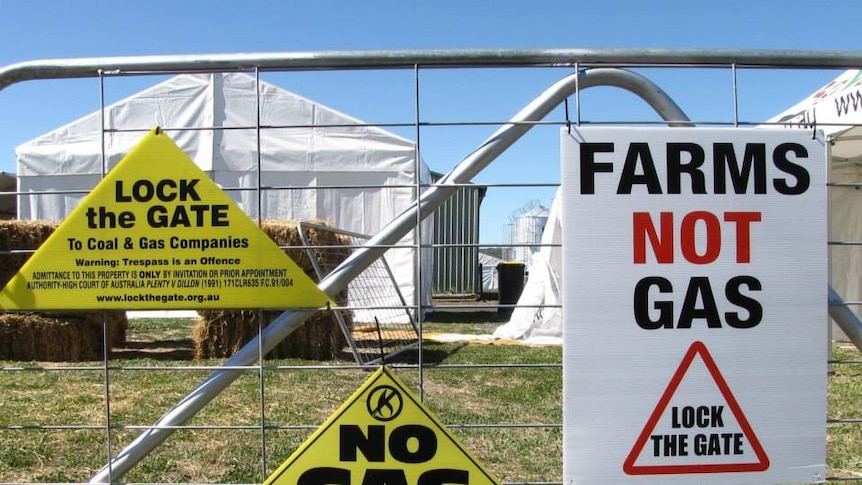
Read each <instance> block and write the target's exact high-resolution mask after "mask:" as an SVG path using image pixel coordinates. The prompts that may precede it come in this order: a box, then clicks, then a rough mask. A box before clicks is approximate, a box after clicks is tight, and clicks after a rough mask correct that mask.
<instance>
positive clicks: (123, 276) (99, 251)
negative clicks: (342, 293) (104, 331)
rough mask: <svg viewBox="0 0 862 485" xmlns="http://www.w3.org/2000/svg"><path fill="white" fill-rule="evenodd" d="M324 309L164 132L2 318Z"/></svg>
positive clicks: (27, 275) (89, 208)
mask: <svg viewBox="0 0 862 485" xmlns="http://www.w3.org/2000/svg"><path fill="white" fill-rule="evenodd" d="M327 305H333V302H332V301H331V300H330V298H329V297H328V296H327V295H326V293H324V292H323V291H321V290H320V289H319V288H318V287H317V285H316V284H315V283H314V282H313V281H311V279H309V278H308V276H307V275H306V274H305V272H304V271H302V269H300V268H299V266H297V264H296V263H295V262H293V260H291V259H290V258H289V257H288V256H287V255H286V254H284V252H282V250H281V249H280V248H279V247H278V246H277V245H276V244H275V243H274V242H273V241H272V240H271V239H270V238H269V236H267V235H266V234H265V233H264V232H263V231H262V230H261V229H260V227H258V225H257V224H256V223H255V222H254V221H253V220H251V218H249V217H248V215H247V214H245V213H244V212H243V211H242V209H240V207H239V206H238V205H237V204H236V203H235V202H234V201H233V200H232V199H231V198H230V197H228V196H227V194H225V193H224V192H223V191H222V190H221V189H220V188H219V187H218V186H217V185H216V184H215V183H214V182H213V181H212V180H210V178H209V177H207V175H206V174H205V173H204V172H203V171H202V170H201V169H200V168H198V166H197V165H195V163H194V162H193V161H192V160H191V159H190V158H189V157H188V156H187V155H186V154H185V153H183V151H182V150H181V149H180V148H179V147H178V146H177V145H176V144H175V143H174V142H173V141H172V140H171V139H170V138H168V136H167V135H165V134H164V133H159V131H158V129H155V130H153V131H151V132H150V133H149V134H147V135H146V136H145V137H144V138H143V139H142V140H141V141H140V143H138V144H137V145H136V146H135V147H134V148H133V149H132V150H131V151H130V152H129V153H128V155H126V156H125V157H124V158H123V159H122V160H120V162H119V163H118V164H117V166H116V167H115V168H114V169H113V170H111V171H110V172H109V173H108V174H107V175H106V176H105V178H104V179H103V180H102V181H101V182H100V183H99V184H98V185H97V186H96V187H95V188H94V189H93V191H92V192H91V193H90V194H89V195H88V196H87V197H86V198H84V200H82V201H81V203H80V205H78V207H76V208H75V209H74V210H73V211H72V213H71V214H69V216H68V217H67V218H66V219H65V220H64V221H63V223H62V224H60V226H59V227H58V228H57V230H56V231H54V233H53V234H51V236H50V237H49V238H48V239H47V240H46V241H45V242H44V243H43V244H42V245H41V246H40V247H39V249H38V250H37V251H36V253H35V254H33V256H32V257H31V258H30V259H29V260H28V261H27V263H25V264H24V266H23V267H22V268H21V270H20V271H19V272H18V273H17V274H16V275H15V276H14V277H13V278H12V279H11V280H9V283H7V285H6V286H5V287H4V288H3V290H2V291H0V309H3V310H109V309H116V310H130V309H142V310H147V309H159V310H180V309H191V310H197V309H219V308H221V309H227V308H233V309H239V308H321V307H325V306H327Z"/></svg>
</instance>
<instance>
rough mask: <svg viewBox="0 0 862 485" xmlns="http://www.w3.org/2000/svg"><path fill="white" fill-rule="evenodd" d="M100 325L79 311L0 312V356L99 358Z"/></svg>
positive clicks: (68, 359) (58, 359) (53, 359)
mask: <svg viewBox="0 0 862 485" xmlns="http://www.w3.org/2000/svg"><path fill="white" fill-rule="evenodd" d="M103 328H104V327H103V322H102V321H101V320H99V321H98V322H96V321H95V320H94V319H93V318H91V317H90V316H89V315H88V314H85V313H82V312H76V313H75V314H61V313H57V314H50V313H38V314H37V313H4V314H0V359H5V360H19V361H51V362H80V361H92V360H101V359H102V358H104V355H103V352H102V349H103V348H104V347H103V338H102V329H103ZM109 328H111V327H110V326H109ZM110 338H116V337H110Z"/></svg>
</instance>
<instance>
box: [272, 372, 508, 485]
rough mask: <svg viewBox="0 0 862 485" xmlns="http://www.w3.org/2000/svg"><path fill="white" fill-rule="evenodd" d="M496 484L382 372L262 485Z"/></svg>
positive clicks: (389, 374)
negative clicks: (360, 484)
mask: <svg viewBox="0 0 862 485" xmlns="http://www.w3.org/2000/svg"><path fill="white" fill-rule="evenodd" d="M358 483H366V484H368V483H373V484H405V485H407V484H410V485H416V484H420V485H422V484H424V485H443V484H465V485H466V484H469V485H484V484H497V485H499V483H500V482H499V480H498V479H497V478H496V477H495V476H493V475H492V474H491V473H490V472H489V471H488V470H487V469H485V467H484V465H482V464H481V463H480V462H479V461H478V460H477V459H476V458H475V457H473V455H471V454H470V452H469V451H467V449H466V448H465V447H464V445H463V444H461V442H460V441H458V439H457V438H455V436H454V435H452V433H451V432H450V431H449V430H448V429H446V427H445V426H443V424H441V423H440V420H438V419H437V417H436V416H434V414H433V413H431V411H429V410H428V409H426V408H425V406H424V405H423V404H422V403H421V402H420V401H419V400H418V399H417V398H416V396H415V395H414V394H413V393H412V392H410V390H409V389H408V388H407V386H405V385H404V383H402V382H401V380H400V379H398V378H397V377H396V376H395V374H393V373H392V372H391V371H390V370H388V369H387V368H385V367H380V368H379V369H378V370H377V371H376V372H375V373H374V374H373V375H372V376H371V377H369V378H368V380H367V381H365V383H364V384H363V385H362V386H361V387H360V388H359V389H358V390H357V391H356V392H355V393H353V395H352V396H350V398H349V399H348V400H347V402H345V403H344V404H342V405H341V407H340V408H339V409H338V410H337V411H336V412H335V413H334V414H333V415H332V416H330V417H329V419H327V420H326V422H325V423H323V425H322V426H321V427H320V428H318V429H317V430H316V431H315V432H314V434H312V435H311V436H310V437H309V438H308V440H307V441H306V442H305V443H303V444H302V446H300V447H299V448H298V449H297V450H296V451H295V452H294V453H293V454H292V455H291V456H290V457H289V458H288V459H287V461H285V462H284V463H282V465H281V466H280V467H278V469H277V470H276V471H275V472H273V474H272V475H270V476H269V478H267V479H266V481H265V482H264V485H297V484H303V485H326V484H345V485H349V484H358Z"/></svg>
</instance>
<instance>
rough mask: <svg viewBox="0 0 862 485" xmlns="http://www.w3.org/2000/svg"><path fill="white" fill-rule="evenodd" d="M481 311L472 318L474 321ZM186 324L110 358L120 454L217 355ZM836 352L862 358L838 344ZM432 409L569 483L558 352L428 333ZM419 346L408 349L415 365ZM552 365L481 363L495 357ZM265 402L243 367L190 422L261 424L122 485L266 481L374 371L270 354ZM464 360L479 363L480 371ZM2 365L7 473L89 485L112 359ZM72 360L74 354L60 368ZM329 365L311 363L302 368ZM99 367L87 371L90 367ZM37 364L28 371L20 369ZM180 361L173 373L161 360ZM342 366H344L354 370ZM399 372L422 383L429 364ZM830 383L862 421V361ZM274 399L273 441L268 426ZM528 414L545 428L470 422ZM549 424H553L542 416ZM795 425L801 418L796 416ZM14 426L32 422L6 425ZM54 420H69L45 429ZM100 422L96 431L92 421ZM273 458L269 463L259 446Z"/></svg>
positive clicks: (849, 470)
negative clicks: (205, 353) (206, 352)
mask: <svg viewBox="0 0 862 485" xmlns="http://www.w3.org/2000/svg"><path fill="white" fill-rule="evenodd" d="M486 317H488V315H484V316H483V315H466V316H465V315H462V316H461V319H462V320H463V321H453V317H452V316H451V315H447V316H446V317H441V318H437V319H436V320H435V319H433V318H432V321H429V322H428V323H427V324H426V325H425V326H424V328H425V330H426V331H430V332H452V333H487V332H490V331H491V330H493V328H494V327H496V326H497V325H498V324H499V323H498V322H487V321H485V322H481V321H479V319H481V318H486ZM473 320H475V321H473ZM190 336H191V325H190V323H188V322H187V321H182V320H180V321H174V320H139V321H134V322H133V324H132V327H131V329H130V333H129V341H130V344H129V348H128V349H121V350H120V351H119V352H117V353H116V358H113V359H111V360H110V365H111V366H112V367H134V368H127V369H122V370H120V369H116V370H112V371H111V372H110V373H109V378H110V387H109V389H110V424H111V425H112V426H113V429H112V431H111V442H110V447H111V450H112V452H114V453H116V452H117V451H119V450H120V449H122V448H123V447H124V446H126V445H128V444H129V443H130V442H131V441H132V440H133V439H135V438H136V437H137V436H138V435H139V433H140V430H139V429H132V428H133V427H141V426H147V425H150V424H152V423H153V422H154V421H155V420H156V419H158V418H159V417H160V416H161V415H162V414H163V413H164V412H165V411H167V410H168V409H169V408H170V407H171V406H172V405H174V404H175V403H176V402H177V401H178V400H179V399H180V398H182V397H184V396H185V395H186V394H187V393H188V392H189V391H190V390H192V389H193V388H194V387H195V386H196V385H197V384H198V383H200V382H201V381H202V380H203V379H204V378H205V377H206V376H207V375H209V373H210V371H209V370H199V369H189V367H190V366H208V365H213V366H215V365H218V364H220V363H221V361H220V360H204V361H193V360H191V359H190V358H189V356H190V349H189V347H190V345H191V342H190ZM835 356H836V359H841V360H844V361H846V360H852V359H860V358H862V357H860V354H859V352H857V351H856V350H855V349H853V348H851V347H848V346H847V345H836V347H835ZM423 357H424V362H426V363H427V364H429V367H426V368H424V369H423V370H422V378H423V382H422V387H421V389H422V394H423V396H424V400H425V405H426V406H427V407H428V408H429V409H431V410H432V411H433V412H434V413H435V414H437V415H438V417H439V418H440V419H441V421H442V422H443V423H445V424H447V425H448V426H449V427H450V430H451V431H452V432H453V434H455V435H456V436H457V437H458V438H459V439H460V440H462V441H463V442H464V443H465V444H466V445H467V447H468V448H469V449H470V450H471V451H472V452H473V454H474V455H476V456H477V457H478V458H479V459H480V461H482V462H483V463H484V464H485V465H486V466H487V468H488V469H489V470H491V471H492V472H493V473H494V474H495V475H497V476H498V477H499V478H500V479H501V480H502V481H504V482H560V481H562V430H561V429H560V428H559V427H558V425H559V423H561V422H562V370H561V368H560V366H559V365H558V364H560V363H561V362H562V349H561V348H559V347H525V346H504V345H482V344H464V343H447V344H439V343H433V342H428V343H427V344H426V347H425V348H424V349H423ZM416 358H417V356H416V354H415V353H410V354H404V355H402V356H400V357H399V359H398V360H399V361H400V362H401V363H413V362H416ZM516 363H517V364H550V365H547V366H540V367H530V366H524V367H505V368H501V367H484V365H485V364H516ZM265 364H266V369H265V370H264V372H263V374H264V379H265V393H264V396H263V397H264V400H263V403H261V400H260V397H261V396H260V395H261V392H260V383H259V375H258V372H257V371H256V370H252V371H249V372H246V373H245V374H243V375H242V376H241V377H240V378H239V379H237V381H236V382H234V383H233V384H232V385H231V386H230V387H229V388H228V390H227V391H226V392H224V393H222V395H220V396H218V397H217V398H215V399H214V401H213V402H212V403H211V404H210V405H209V406H207V407H206V408H205V409H204V410H203V411H202V412H201V413H199V414H198V415H197V416H195V417H194V418H193V419H192V420H191V421H190V422H189V423H188V424H189V425H191V426H248V427H252V429H239V430H237V429H231V430H226V429H182V430H178V431H177V432H176V433H174V434H173V435H172V436H171V437H170V438H169V439H168V440H167V441H166V442H165V443H164V444H163V445H162V446H160V447H158V448H157V449H156V451H155V452H153V453H152V454H151V455H150V456H148V457H147V458H146V459H144V460H143V461H142V462H141V463H140V464H139V465H138V466H136V467H135V468H133V469H132V470H131V471H130V472H129V473H128V474H126V475H125V476H124V477H123V478H122V480H123V481H126V482H161V483H164V482H213V483H260V482H262V481H263V480H264V479H265V478H266V476H268V475H269V474H270V473H271V472H272V471H273V470H275V468H276V467H278V466H279V465H280V464H281V463H282V462H283V461H284V460H285V459H286V458H287V457H288V456H289V455H290V454H291V453H292V451H293V450H295V449H296V448H297V447H298V446H299V445H300V444H301V443H302V442H303V441H304V440H305V439H306V438H307V437H308V436H309V435H310V434H311V432H312V431H313V429H314V428H316V427H317V426H319V425H320V424H321V423H322V422H323V421H324V420H325V419H326V418H327V417H328V416H329V415H330V414H332V413H333V412H334V411H335V410H336V409H337V408H338V407H339V406H340V405H341V404H342V403H343V402H344V401H345V400H346V399H347V398H348V397H349V396H350V395H351V394H352V393H353V392H354V391H355V390H356V389H357V388H358V387H359V386H360V385H361V384H362V383H363V382H364V381H365V380H366V379H367V378H368V376H369V373H368V372H367V371H364V370H360V369H356V368H349V367H350V364H352V362H350V361H330V362H312V361H301V360H291V359H279V360H267V361H266V362H265ZM464 364H479V366H477V367H470V366H463V365H464ZM0 365H2V366H3V367H4V368H5V371H3V372H0V390H2V393H3V394H2V399H0V426H5V427H7V428H4V429H0V481H2V482H83V481H87V480H88V479H89V478H90V476H91V475H92V474H93V473H94V472H95V471H96V470H98V469H99V468H100V467H101V466H102V465H104V464H105V461H106V457H107V452H108V445H109V443H108V440H107V434H106V432H105V430H104V429H103V428H99V427H103V426H105V424H106V420H107V417H106V406H105V392H104V384H105V375H104V372H103V370H102V369H101V366H102V365H103V363H102V362H92V363H80V364H75V366H77V367H79V368H78V369H74V370H52V369H56V368H57V364H39V363H21V362H8V361H7V362H2V361H0ZM64 365H66V364H64ZM309 365H313V366H321V368H302V367H295V366H309ZM86 366H91V367H92V368H91V369H87V370H83V369H81V368H82V367H86ZM26 367H30V368H31V369H30V370H11V369H22V368H26ZM162 367H170V369H161V368H162ZM345 367H346V368H345ZM393 367H394V369H395V372H396V374H397V375H398V376H399V377H400V378H401V379H402V380H403V381H404V382H405V383H407V384H408V385H409V386H410V387H411V388H412V389H414V391H415V392H417V393H418V392H419V374H420V372H419V369H418V368H416V367H415V366H414V365H407V366H406V367H404V366H402V367H399V365H398V362H396V363H395V364H393ZM832 369H833V372H832V374H831V376H830V380H829V397H828V398H829V417H830V418H839V417H840V418H862V375H860V374H862V364H854V363H836V364H833V366H832ZM261 407H262V408H263V409H264V412H265V416H266V425H267V426H269V427H270V428H268V429H266V431H265V438H266V439H265V445H264V443H262V439H261V430H260V425H261V424H260V422H259V416H260V410H261ZM511 423H529V424H533V425H536V426H535V427H517V428H513V427H498V426H490V427H474V426H464V425H476V424H491V425H505V424H511ZM543 425H551V426H543ZM789 425H792V424H789ZM9 426H14V427H20V426H24V428H16V429H8V427H9ZM40 426H41V427H44V426H60V427H63V426H66V427H68V428H55V429H39V428H38V427H40ZM87 427H94V429H87ZM828 432H829V439H828V464H829V475H830V476H838V475H840V476H856V475H857V474H860V471H862V463H860V462H861V461H862V424H855V423H852V424H847V423H831V424H829V425H828ZM264 446H265V448H266V458H267V459H266V463H265V466H263V465H262V464H261V457H262V456H263V448H264Z"/></svg>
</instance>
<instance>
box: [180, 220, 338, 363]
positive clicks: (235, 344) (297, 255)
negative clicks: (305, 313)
mask: <svg viewBox="0 0 862 485" xmlns="http://www.w3.org/2000/svg"><path fill="white" fill-rule="evenodd" d="M320 224H323V223H320ZM261 228H262V229H263V231H264V233H266V234H267V235H268V236H269V237H270V238H272V240H273V241H275V243H276V244H278V245H279V246H302V240H301V238H300V237H299V231H298V229H297V225H296V223H295V222H290V221H266V222H264V223H263V224H262V225H261ZM307 237H308V238H309V241H310V244H312V245H325V246H346V245H348V244H349V243H350V241H349V238H346V237H343V236H339V235H337V234H334V233H332V232H329V231H315V230H313V229H309V233H308V234H307ZM285 252H286V253H287V255H288V256H289V257H290V258H291V259H292V260H293V261H294V262H295V263H296V264H297V266H299V267H300V268H301V269H302V270H303V271H305V273H306V274H307V275H308V276H309V277H310V278H311V279H312V281H315V282H316V281H318V278H317V275H316V274H315V272H314V267H313V266H312V262H311V258H310V257H309V255H308V251H306V250H305V249H304V248H300V247H293V248H285ZM349 254H350V249H349V248H347V247H345V248H343V249H340V248H339V249H326V250H319V251H316V252H315V259H317V261H318V263H319V264H321V266H322V267H324V268H328V267H332V266H333V263H335V264H337V263H339V262H341V261H343V260H344V259H346V258H347V256H348V255H349ZM336 300H337V301H338V302H339V303H340V304H344V303H345V302H346V301H347V295H346V292H345V293H344V294H343V295H339V296H338V297H337V298H336ZM198 314H199V315H200V318H199V319H198V321H197V323H196V324H195V328H194V341H195V358H196V359H206V358H223V357H230V356H231V355H233V354H234V353H236V351H237V350H239V349H240V348H242V346H243V345H245V344H246V343H248V342H249V341H250V340H251V339H252V338H254V337H255V336H257V334H258V332H259V330H260V320H259V318H260V316H261V314H262V316H263V321H264V322H265V324H266V325H268V324H269V323H270V322H272V320H273V319H275V318H276V317H277V316H278V315H280V314H281V310H267V311H264V312H260V311H259V310H202V311H199V312H198ZM345 320H346V321H347V323H348V325H349V324H350V322H349V318H348V317H345ZM346 344H347V342H346V340H345V338H344V333H343V332H342V331H341V327H340V326H339V324H338V320H337V319H336V318H335V315H333V314H332V313H331V312H318V313H317V314H315V315H313V316H312V317H311V318H309V319H308V320H306V321H305V323H304V324H303V325H302V326H301V327H300V328H298V329H297V330H295V331H294V332H293V333H292V334H291V335H290V336H289V337H288V338H286V339H285V340H284V341H282V342H281V343H280V344H279V345H278V346H277V347H276V348H275V349H273V350H272V351H271V352H269V353H268V354H267V357H270V358H289V357H293V358H301V359H313V360H327V359H333V358H335V357H337V356H338V355H339V353H340V352H341V351H342V349H344V346H345V345H346Z"/></svg>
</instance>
